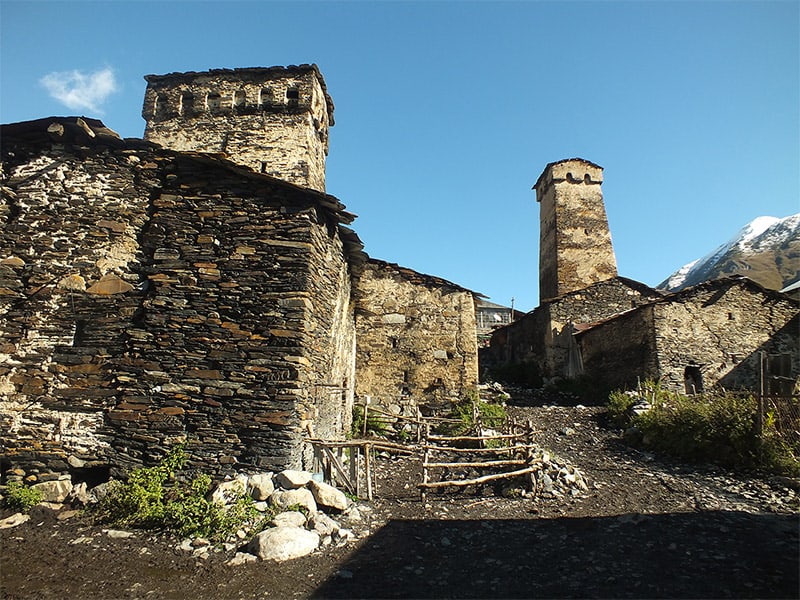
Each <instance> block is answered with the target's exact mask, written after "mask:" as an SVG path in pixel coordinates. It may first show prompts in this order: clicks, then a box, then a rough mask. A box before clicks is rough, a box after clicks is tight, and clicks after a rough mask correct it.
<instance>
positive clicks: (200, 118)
mask: <svg viewBox="0 0 800 600" xmlns="http://www.w3.org/2000/svg"><path fill="white" fill-rule="evenodd" d="M145 80H146V81H147V90H146V91H145V97H144V106H143V107H142V116H143V117H144V119H145V121H147V125H146V126H145V132H144V138H145V139H146V140H148V141H151V142H155V143H158V144H161V145H162V146H164V147H166V148H170V149H173V150H180V151H196V152H214V153H223V154H226V155H227V156H228V158H229V159H230V160H232V161H234V162H237V163H239V164H241V165H244V166H247V167H250V168H251V169H253V170H254V171H257V172H260V173H266V174H269V175H272V176H275V177H278V178H280V179H284V180H286V181H289V182H291V183H295V184H297V185H301V186H304V187H309V188H313V189H316V190H319V191H322V192H324V191H325V157H326V156H327V154H328V129H329V127H331V126H332V125H333V123H334V121H333V101H332V100H331V97H330V95H329V94H328V92H327V89H326V87H325V81H324V79H323V78H322V75H321V74H320V72H319V69H318V68H317V67H316V65H300V66H290V67H268V68H261V67H254V68H246V69H214V70H210V71H204V72H188V73H170V74H167V75H147V76H145Z"/></svg>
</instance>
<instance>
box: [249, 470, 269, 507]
mask: <svg viewBox="0 0 800 600" xmlns="http://www.w3.org/2000/svg"><path fill="white" fill-rule="evenodd" d="M274 491H275V484H274V483H273V482H272V473H256V474H255V475H251V476H250V477H249V479H248V480H247V493H249V494H250V496H252V498H253V500H256V501H259V500H266V499H267V498H269V497H270V495H271V494H272V492H274Z"/></svg>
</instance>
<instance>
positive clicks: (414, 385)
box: [356, 259, 478, 414]
mask: <svg viewBox="0 0 800 600" xmlns="http://www.w3.org/2000/svg"><path fill="white" fill-rule="evenodd" d="M356 297H357V300H356V306H357V308H356V336H357V340H358V341H357V344H356V373H357V378H356V394H357V395H358V397H359V398H361V399H366V398H367V397H370V398H371V399H372V400H373V401H375V403H377V404H381V405H383V406H384V408H385V409H389V408H390V409H391V410H392V411H393V412H395V413H400V412H403V413H405V414H415V412H416V408H417V405H418V404H420V401H421V403H422V404H423V405H424V406H425V407H428V408H433V407H439V406H444V407H446V405H447V402H448V401H449V400H451V399H453V398H458V397H459V396H461V395H463V392H464V390H468V389H474V388H475V386H476V385H477V383H478V355H477V345H476V335H475V331H476V326H475V303H476V300H475V294H474V293H473V292H471V291H470V290H467V289H465V288H463V287H461V286H459V285H456V284H454V283H452V282H450V281H446V280H444V279H441V278H439V277H433V276H431V275H423V274H421V273H417V272H416V271H412V270H411V269H407V268H404V267H400V266H398V265H396V264H391V263H387V262H384V261H379V260H374V259H371V260H369V261H368V263H367V264H366V265H365V266H364V268H363V269H362V272H361V274H360V276H359V281H358V286H357V288H356Z"/></svg>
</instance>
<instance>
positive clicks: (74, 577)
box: [0, 407, 800, 599]
mask: <svg viewBox="0 0 800 600" xmlns="http://www.w3.org/2000/svg"><path fill="white" fill-rule="evenodd" d="M512 410H513V411H515V412H517V413H518V416H520V417H522V418H526V419H531V420H532V421H533V423H534V425H535V427H536V428H537V430H539V431H540V434H539V436H540V440H539V442H540V444H541V445H542V446H544V447H546V448H548V449H549V450H551V451H552V452H553V454H554V455H557V456H559V457H561V458H562V459H564V460H566V461H568V462H569V463H571V464H573V465H574V466H577V467H578V468H580V469H581V471H583V472H584V474H585V475H586V477H587V479H588V483H589V491H588V492H586V493H583V494H581V495H580V496H578V497H569V496H567V497H563V498H548V499H544V498H537V499H531V498H521V499H504V498H498V497H495V496H488V495H481V494H476V493H475V491H473V490H467V491H466V493H461V494H457V495H454V494H441V495H431V496H429V498H428V502H427V503H426V504H422V503H421V502H420V501H419V496H418V494H417V490H416V487H415V484H416V483H417V481H418V464H416V463H415V461H414V460H413V459H400V458H396V457H381V458H379V459H378V460H377V461H376V462H377V464H378V467H379V473H378V498H376V499H375V500H374V501H373V502H371V503H362V504H361V505H360V507H359V510H358V511H356V512H354V513H353V514H351V515H350V517H349V518H348V519H347V520H345V526H347V527H349V528H351V529H353V530H354V531H355V532H356V534H357V535H358V536H359V540H358V541H357V542H355V543H351V544H349V545H347V546H345V547H342V548H335V549H330V548H329V549H323V550H321V551H318V552H316V553H314V554H313V555H311V556H308V557H306V558H302V559H297V560H295V561H291V562H289V563H283V564H280V565H278V564H272V563H255V564H245V565H240V566H230V565H227V564H225V563H226V561H227V560H229V559H230V558H231V556H232V552H228V553H223V552H221V553H218V554H212V555H211V556H210V557H209V558H207V559H205V560H201V559H196V558H193V557H192V556H191V554H190V553H187V552H184V551H180V550H177V549H176V546H177V544H178V543H179V540H170V539H166V538H163V537H154V536H150V535H146V534H142V533H137V534H136V535H135V536H134V537H132V538H127V539H116V538H113V537H110V536H109V535H108V534H106V533H104V532H103V531H102V530H100V529H99V528H95V527H91V526H89V525H87V524H86V523H85V522H84V521H82V520H81V519H80V518H79V517H75V518H72V519H68V520H63V521H59V520H57V519H56V516H55V515H54V514H53V513H52V512H50V511H45V510H41V509H37V510H36V511H35V512H34V514H33V517H32V519H31V520H30V521H29V522H28V523H26V524H24V525H21V526H19V527H17V528H14V529H7V530H4V531H2V532H0V543H2V549H1V552H0V558H1V559H2V562H0V589H2V597H3V598H7V599H22V598H63V597H71V598H87V599H88V598H192V597H202V598H359V597H360V598H537V597H579V598H582V597H592V598H610V597H615V598H616V597H627V598H664V597H673V598H711V597H714V598H716V597H720V598H745V597H750V598H797V597H799V596H800V589H799V588H798V585H799V583H798V564H800V562H799V559H800V545H798V518H797V495H796V493H795V492H794V491H793V490H792V489H790V488H788V487H785V485H783V483H784V482H782V481H780V480H764V479H758V478H748V477H734V476H732V475H731V474H729V473H727V472H725V471H722V470H715V469H711V468H695V467H686V466H683V465H680V464H674V463H670V462H668V461H663V460H659V459H657V458H656V457H653V456H649V455H647V454H642V453H639V452H636V451H633V450H630V449H627V448H626V447H624V446H623V445H621V444H619V442H618V436H617V435H616V434H615V433H614V432H612V431H609V430H607V429H604V428H603V427H602V426H601V425H600V423H599V422H598V417H599V413H600V410H599V409H597V408H582V407H524V408H522V407H520V408H514V409H512Z"/></svg>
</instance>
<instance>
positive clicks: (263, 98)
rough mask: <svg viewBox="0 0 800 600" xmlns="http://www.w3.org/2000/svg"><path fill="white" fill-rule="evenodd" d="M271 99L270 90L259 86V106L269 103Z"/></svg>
mask: <svg viewBox="0 0 800 600" xmlns="http://www.w3.org/2000/svg"><path fill="white" fill-rule="evenodd" d="M271 100H272V90H271V89H269V88H268V87H265V88H261V91H260V92H258V104H259V106H264V105H265V104H269V103H270V101H271Z"/></svg>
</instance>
